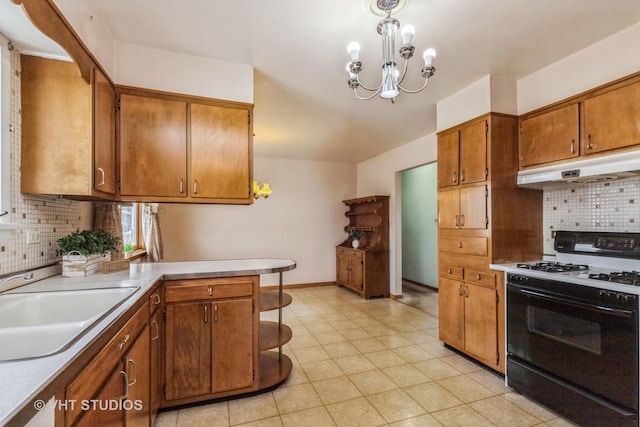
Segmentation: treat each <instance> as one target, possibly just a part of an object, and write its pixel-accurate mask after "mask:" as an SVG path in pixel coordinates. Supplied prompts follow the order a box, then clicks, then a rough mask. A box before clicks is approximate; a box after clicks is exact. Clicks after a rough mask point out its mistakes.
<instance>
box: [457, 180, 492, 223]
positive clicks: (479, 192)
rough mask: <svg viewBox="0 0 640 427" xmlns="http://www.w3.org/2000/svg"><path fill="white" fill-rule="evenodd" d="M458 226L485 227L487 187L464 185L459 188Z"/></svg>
mask: <svg viewBox="0 0 640 427" xmlns="http://www.w3.org/2000/svg"><path fill="white" fill-rule="evenodd" d="M459 224H460V228H464V229H465V230H469V229H486V228H487V226H488V221H487V187H486V186H484V185H482V186H478V187H465V188H461V189H460V219H459Z"/></svg>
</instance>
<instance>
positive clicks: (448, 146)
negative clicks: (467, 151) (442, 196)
mask: <svg viewBox="0 0 640 427" xmlns="http://www.w3.org/2000/svg"><path fill="white" fill-rule="evenodd" d="M458 135H459V134H458V132H457V131H455V132H451V133H447V134H444V135H439V136H438V187H449V186H452V185H458V162H459V159H458V153H459V151H458V150H459V146H458V138H459V136H458Z"/></svg>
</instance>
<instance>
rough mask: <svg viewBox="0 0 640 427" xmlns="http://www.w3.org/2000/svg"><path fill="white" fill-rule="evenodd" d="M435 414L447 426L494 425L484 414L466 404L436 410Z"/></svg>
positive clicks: (484, 426) (490, 426) (489, 426)
mask: <svg viewBox="0 0 640 427" xmlns="http://www.w3.org/2000/svg"><path fill="white" fill-rule="evenodd" d="M431 415H433V416H434V418H435V419H436V420H438V421H439V422H440V423H441V424H442V425H445V426H473V427H492V426H493V424H492V423H491V422H490V421H489V420H487V419H486V418H484V417H483V416H482V415H480V414H479V413H477V412H476V411H474V410H473V409H471V408H470V407H468V406H466V405H462V406H456V407H455V408H449V409H445V410H442V411H438V412H434V413H432V414H431Z"/></svg>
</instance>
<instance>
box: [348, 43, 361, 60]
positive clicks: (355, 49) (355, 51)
mask: <svg viewBox="0 0 640 427" xmlns="http://www.w3.org/2000/svg"><path fill="white" fill-rule="evenodd" d="M347 52H349V55H350V56H351V61H352V62H354V61H357V60H358V56H360V43H358V42H351V43H349V44H348V45H347Z"/></svg>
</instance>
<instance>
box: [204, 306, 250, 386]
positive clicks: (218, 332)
mask: <svg viewBox="0 0 640 427" xmlns="http://www.w3.org/2000/svg"><path fill="white" fill-rule="evenodd" d="M211 305H212V306H213V317H212V319H213V324H212V328H211V333H212V340H211V341H212V344H213V358H212V369H211V384H212V390H211V391H212V392H213V393H218V392H223V391H229V390H236V389H239V388H245V387H251V386H252V385H253V381H254V375H253V334H254V330H253V322H252V312H253V300H252V299H251V298H242V299H237V300H228V301H214V302H212V303H211Z"/></svg>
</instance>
